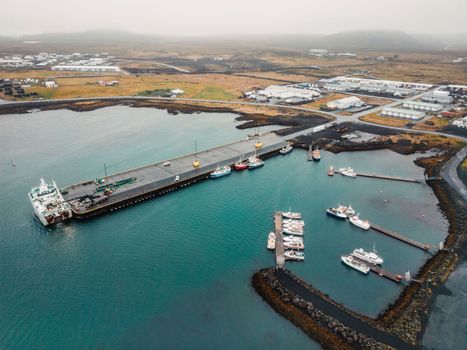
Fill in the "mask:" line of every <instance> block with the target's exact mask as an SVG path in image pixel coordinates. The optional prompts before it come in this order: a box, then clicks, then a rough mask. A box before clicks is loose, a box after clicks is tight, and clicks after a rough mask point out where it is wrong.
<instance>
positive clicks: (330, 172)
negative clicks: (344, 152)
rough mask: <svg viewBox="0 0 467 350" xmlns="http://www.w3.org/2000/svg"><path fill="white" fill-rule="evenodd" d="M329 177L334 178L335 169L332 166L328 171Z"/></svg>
mask: <svg viewBox="0 0 467 350" xmlns="http://www.w3.org/2000/svg"><path fill="white" fill-rule="evenodd" d="M328 176H334V168H333V167H332V165H331V166H330V167H329V169H328Z"/></svg>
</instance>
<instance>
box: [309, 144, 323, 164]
mask: <svg viewBox="0 0 467 350" xmlns="http://www.w3.org/2000/svg"><path fill="white" fill-rule="evenodd" d="M311 157H312V158H313V160H314V161H315V162H319V161H320V160H321V152H320V150H319V148H318V147H316V149H315V150H314V151H313V152H311Z"/></svg>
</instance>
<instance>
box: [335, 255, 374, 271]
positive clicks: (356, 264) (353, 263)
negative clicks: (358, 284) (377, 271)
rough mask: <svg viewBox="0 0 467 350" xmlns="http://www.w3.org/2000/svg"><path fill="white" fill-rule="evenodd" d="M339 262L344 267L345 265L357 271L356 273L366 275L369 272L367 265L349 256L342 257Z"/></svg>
mask: <svg viewBox="0 0 467 350" xmlns="http://www.w3.org/2000/svg"><path fill="white" fill-rule="evenodd" d="M341 260H342V262H343V263H344V264H345V265H347V266H349V267H351V268H353V269H355V270H357V271H359V272H361V273H364V274H367V273H368V272H369V271H370V267H369V266H368V265H367V264H365V263H363V262H361V261H359V260H357V259H355V258H354V257H353V256H351V255H342V256H341Z"/></svg>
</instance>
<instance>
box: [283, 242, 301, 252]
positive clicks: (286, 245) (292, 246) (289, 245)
mask: <svg viewBox="0 0 467 350" xmlns="http://www.w3.org/2000/svg"><path fill="white" fill-rule="evenodd" d="M284 248H286V249H298V250H302V249H305V245H304V244H303V243H295V242H284Z"/></svg>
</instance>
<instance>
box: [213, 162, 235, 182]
mask: <svg viewBox="0 0 467 350" xmlns="http://www.w3.org/2000/svg"><path fill="white" fill-rule="evenodd" d="M231 172H232V169H231V168H230V166H228V165H225V166H221V167H219V166H218V167H217V168H216V170H214V171H213V172H211V173H210V174H209V177H210V178H212V179H216V178H218V177H222V176H225V175H229V174H230V173H231Z"/></svg>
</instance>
